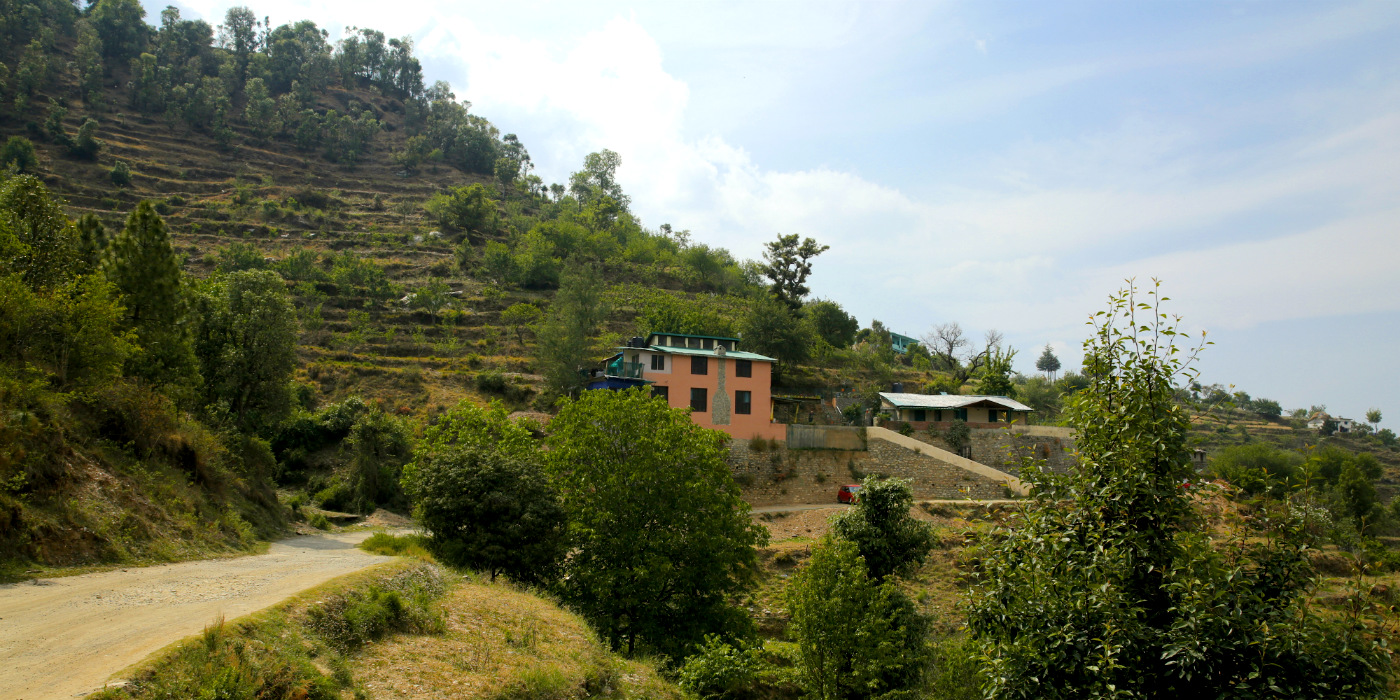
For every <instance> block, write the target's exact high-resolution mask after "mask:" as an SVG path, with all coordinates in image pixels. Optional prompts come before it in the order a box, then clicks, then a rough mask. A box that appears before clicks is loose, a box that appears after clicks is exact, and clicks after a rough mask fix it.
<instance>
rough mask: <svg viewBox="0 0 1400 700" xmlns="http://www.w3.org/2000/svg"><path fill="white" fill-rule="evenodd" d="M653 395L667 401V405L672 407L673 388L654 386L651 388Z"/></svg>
mask: <svg viewBox="0 0 1400 700" xmlns="http://www.w3.org/2000/svg"><path fill="white" fill-rule="evenodd" d="M651 395H652V396H655V397H657V398H660V399H663V400H665V401H666V405H668V406H669V405H671V387H669V386H661V385H659V384H653V385H652V386H651Z"/></svg>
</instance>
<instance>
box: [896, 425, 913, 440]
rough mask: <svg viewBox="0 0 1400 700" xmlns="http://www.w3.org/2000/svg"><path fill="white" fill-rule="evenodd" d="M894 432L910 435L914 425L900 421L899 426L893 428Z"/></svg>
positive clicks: (905, 435)
mask: <svg viewBox="0 0 1400 700" xmlns="http://www.w3.org/2000/svg"><path fill="white" fill-rule="evenodd" d="M895 432H897V433H899V434H900V435H903V436H904V437H911V436H913V434H914V426H912V425H909V424H908V423H905V422H903V421H901V422H900V424H899V427H898V428H895Z"/></svg>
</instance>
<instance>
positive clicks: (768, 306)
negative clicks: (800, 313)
mask: <svg viewBox="0 0 1400 700" xmlns="http://www.w3.org/2000/svg"><path fill="white" fill-rule="evenodd" d="M811 333H812V331H811V329H810V328H809V327H808V326H807V325H805V324H803V323H802V320H801V319H799V318H798V317H797V314H796V313H794V312H793V310H792V308H791V307H789V306H788V305H787V304H784V303H783V302H782V301H781V300H780V299H778V298H777V297H775V296H773V295H772V294H769V293H767V292H764V293H762V294H759V295H758V296H756V297H754V299H753V300H752V301H751V302H749V310H748V313H746V314H745V315H744V318H743V320H742V321H741V322H740V324H739V334H740V336H741V337H742V338H743V349H744V350H746V351H748V352H756V353H759V354H761V355H767V356H769V357H772V358H774V359H776V360H777V361H778V362H780V363H783V364H785V365H795V364H797V363H800V362H802V361H803V360H805V359H807V357H808V355H809V354H810V353H811V349H812V335H811Z"/></svg>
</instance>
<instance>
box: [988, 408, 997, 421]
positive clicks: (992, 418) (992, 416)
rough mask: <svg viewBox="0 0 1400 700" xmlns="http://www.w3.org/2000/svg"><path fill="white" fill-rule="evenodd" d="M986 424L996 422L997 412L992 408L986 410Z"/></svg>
mask: <svg viewBox="0 0 1400 700" xmlns="http://www.w3.org/2000/svg"><path fill="white" fill-rule="evenodd" d="M987 422H988V423H995V422H997V412H996V409H994V408H989V409H987Z"/></svg>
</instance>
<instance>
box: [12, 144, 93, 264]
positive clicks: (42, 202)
mask: <svg viewBox="0 0 1400 700" xmlns="http://www.w3.org/2000/svg"><path fill="white" fill-rule="evenodd" d="M13 140H14V138H13V137H12V138H11V141H13ZM63 207H64V202H63V200H61V199H59V198H57V197H54V196H53V195H52V194H50V193H49V189H48V188H47V187H45V186H44V183H43V182H40V180H39V178H36V177H34V176H32V175H20V176H18V177H12V178H10V179H8V180H4V181H2V182H0V211H3V212H6V213H8V214H9V216H10V217H11V227H12V232H13V233H12V235H13V236H14V238H15V239H16V240H17V241H18V243H19V244H20V245H19V247H18V248H17V250H16V251H15V252H16V254H17V257H16V258H15V259H14V260H13V262H12V263H11V264H12V265H13V269H14V271H16V272H18V273H20V275H21V276H23V278H24V282H25V284H27V285H29V286H30V287H32V288H35V289H41V288H49V287H57V286H60V285H62V284H64V283H66V282H68V281H69V280H70V279H72V278H73V276H74V274H76V273H77V272H78V266H79V265H78V264H79V259H78V252H79V251H78V235H77V231H76V230H75V229H74V228H73V222H71V221H69V220H68V216H67V215H65V214H64V213H63Z"/></svg>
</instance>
